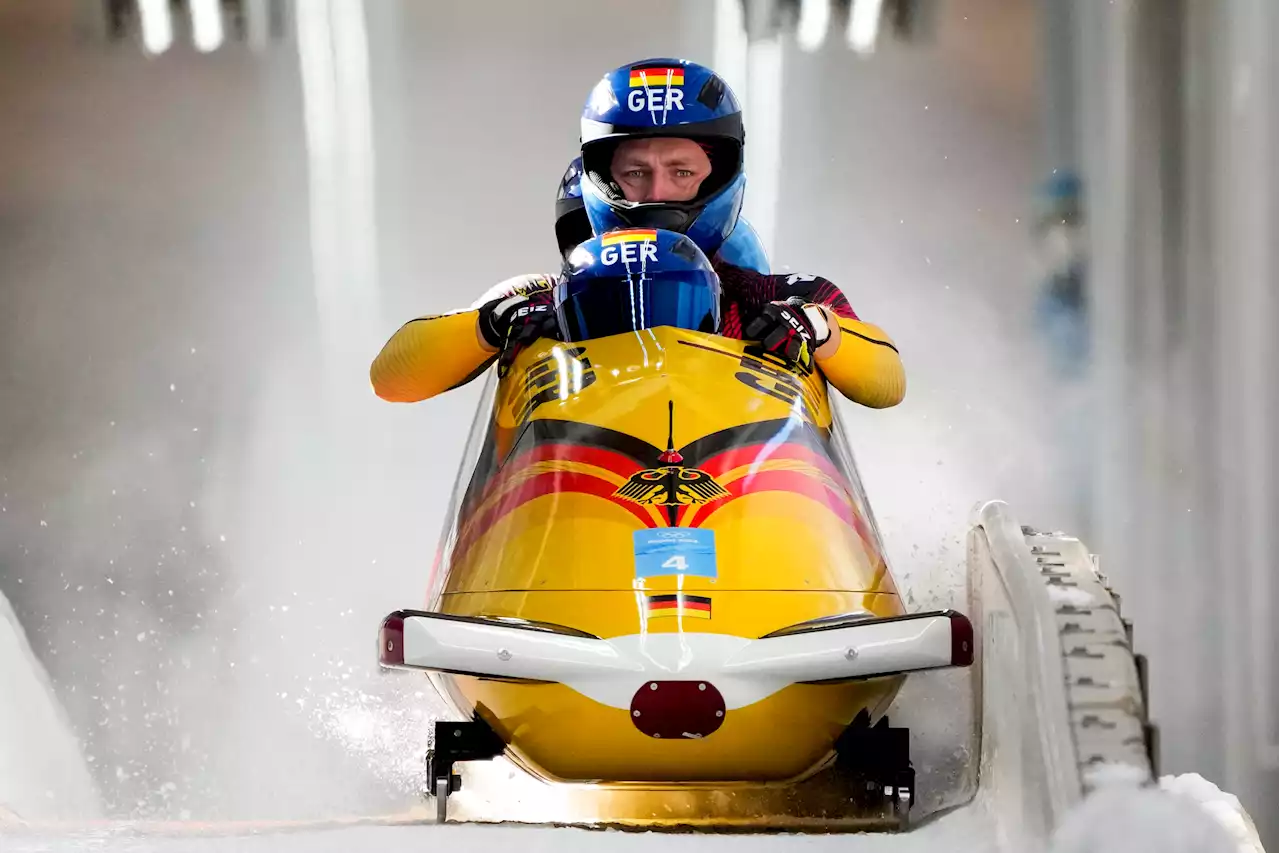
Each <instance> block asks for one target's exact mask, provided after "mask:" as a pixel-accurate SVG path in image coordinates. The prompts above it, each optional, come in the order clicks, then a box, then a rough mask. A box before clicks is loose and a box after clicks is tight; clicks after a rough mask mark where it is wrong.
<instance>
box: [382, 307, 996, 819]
mask: <svg viewBox="0 0 1280 853" xmlns="http://www.w3.org/2000/svg"><path fill="white" fill-rule="evenodd" d="M632 313H633V321H632V322H633V325H634V327H633V328H630V329H628V330H627V331H624V332H620V333H614V334H604V335H601V336H592V335H588V334H586V333H584V332H581V331H580V332H579V333H578V334H576V335H575V334H562V335H561V337H563V338H565V340H551V339H541V340H539V341H537V342H535V343H534V344H533V345H531V346H528V347H526V348H524V349H523V350H522V351H520V352H519V354H518V355H516V356H515V357H514V358H513V359H510V360H508V361H504V362H503V363H501V364H500V365H495V366H494V367H493V368H492V369H491V374H490V380H489V383H488V386H487V388H486V391H485V394H484V398H483V402H482V405H481V409H480V411H479V413H478V415H477V417H476V421H475V423H474V425H473V427H472V436H471V439H470V442H469V447H468V450H467V458H465V459H464V462H463V469H462V471H461V474H460V479H459V485H458V489H457V494H456V495H455V506H454V507H453V508H452V509H451V511H450V519H449V522H448V525H447V528H446V534H445V537H444V541H443V543H442V546H441V548H440V550H439V552H438V555H437V558H436V561H435V563H434V565H433V568H432V576H431V578H430V581H429V585H428V594H427V600H426V604H425V607H424V608H423V609H421V610H400V611H397V612H394V613H392V614H390V615H389V616H387V617H386V619H385V620H384V621H383V623H382V625H381V630H380V632H379V635H378V655H379V662H380V664H381V665H382V666H383V667H386V668H392V669H409V670H423V671H426V672H429V673H431V674H432V680H433V682H434V683H435V684H436V686H437V688H438V689H439V690H440V692H441V694H442V695H443V696H444V698H445V699H446V700H447V701H448V703H449V704H450V705H451V706H452V708H453V710H454V711H456V720H454V721H440V722H438V723H437V724H436V732H435V741H434V743H433V745H432V748H431V751H430V752H429V753H428V760H427V765H428V785H427V786H426V792H427V793H428V795H430V796H432V797H435V798H436V803H437V813H438V815H439V817H440V818H441V819H443V818H444V817H445V816H446V813H447V812H446V801H447V800H448V799H449V796H450V795H451V794H453V793H455V792H457V791H458V790H459V785H460V778H459V775H458V773H457V772H456V768H455V765H456V764H457V763H458V762H463V761H474V760H478V759H489V758H494V757H497V756H500V755H504V756H505V757H506V758H507V759H509V760H510V761H512V762H514V763H515V764H516V765H517V766H519V767H520V768H522V769H523V771H525V772H527V773H528V774H531V775H532V776H534V777H536V778H537V779H540V780H542V781H545V782H546V783H549V784H551V785H571V786H577V788H578V789H581V788H582V787H583V786H586V787H590V788H592V789H595V790H597V791H606V792H607V791H610V790H612V791H614V792H615V793H617V792H619V791H632V792H640V791H642V792H644V793H643V796H644V797H645V798H647V800H646V802H648V803H649V805H648V806H646V807H645V808H643V809H640V810H639V811H636V810H635V809H632V811H630V812H628V813H627V814H615V815H609V814H601V813H599V812H598V811H597V812H593V813H592V815H591V821H592V822H601V821H603V822H619V823H663V822H667V821H672V822H682V821H683V822H694V823H696V822H699V821H702V822H712V823H714V822H715V816H714V815H713V814H709V813H708V812H707V809H708V808H710V807H709V806H707V803H711V802H714V801H716V799H717V797H716V795H714V794H711V793H707V792H721V793H723V792H725V791H734V790H744V791H745V790H763V789H783V790H786V789H798V788H801V787H803V785H804V784H805V781H806V780H808V779H810V778H812V777H814V776H815V774H819V773H821V772H824V771H829V770H830V768H832V767H833V766H836V765H839V766H840V767H841V768H844V770H846V771H848V772H847V774H846V775H847V776H849V778H851V779H853V780H854V781H853V782H852V785H853V789H852V790H854V791H855V793H856V792H857V791H861V792H862V793H863V794H864V795H867V796H871V797H872V798H873V799H875V800H876V801H877V804H878V805H877V807H879V806H884V808H885V809H886V810H887V812H886V813H887V814H889V815H890V816H891V817H893V819H895V820H897V821H899V823H901V822H902V821H904V820H905V815H906V813H907V810H908V809H909V806H910V801H911V798H912V796H913V788H912V784H913V782H912V780H913V777H912V771H911V766H910V761H909V757H908V756H907V755H906V739H905V730H895V729H892V728H890V727H888V726H887V725H886V724H885V721H884V719H883V718H884V716H885V712H886V710H887V709H888V707H889V705H890V703H891V702H892V701H893V699H894V697H895V695H896V693H897V692H898V690H899V688H900V687H901V685H902V684H903V681H904V679H905V678H906V677H907V676H908V674H909V673H912V672H918V671H921V670H930V669H938V668H944V667H953V666H966V665H968V664H969V663H971V661H972V659H973V653H974V650H973V631H972V627H971V625H970V623H969V621H968V620H967V619H966V617H965V616H963V615H962V614H960V613H957V612H954V611H935V612H917V613H912V612H908V610H907V608H906V606H905V605H904V603H903V600H902V598H901V596H900V595H899V592H898V588H897V587H896V585H895V583H894V579H893V576H892V574H891V572H890V571H889V567H888V565H887V563H886V560H885V552H884V547H883V545H882V543H881V538H880V535H879V533H878V531H877V528H876V523H875V520H874V517H873V515H872V512H871V509H870V507H869V505H868V502H867V499H866V496H865V494H864V491H863V488H862V485H861V483H860V481H859V478H858V472H857V468H856V466H855V463H854V459H853V456H852V454H851V452H850V449H849V447H848V445H847V443H846V440H845V438H844V435H843V431H842V429H841V428H840V423H839V417H838V415H837V411H836V409H835V407H834V402H833V400H831V399H829V398H828V393H827V387H826V382H825V380H824V379H823V378H822V376H821V373H820V372H818V371H813V372H808V373H804V372H799V371H797V370H795V369H793V368H791V367H789V366H788V365H787V364H785V363H784V362H783V361H781V360H779V359H776V358H774V357H773V356H771V355H769V354H766V353H765V352H763V351H762V350H761V349H760V348H759V346H758V345H754V344H752V343H751V342H748V341H743V340H738V339H731V338H727V337H722V336H720V335H718V334H714V333H710V332H707V331H705V330H699V328H697V327H696V326H694V325H693V324H692V323H690V322H689V321H688V320H687V318H685V317H683V316H682V313H683V312H680V311H672V312H665V313H664V310H663V305H662V304H661V301H660V300H655V301H654V302H652V303H651V304H648V305H646V306H643V308H642V310H641V311H640V312H639V314H638V315H635V312H634V309H633V312H632ZM635 316H639V317H640V318H641V319H640V320H635V319H634V317H635ZM606 331H607V330H606ZM895 733H896V734H895ZM692 790H698V791H701V792H703V793H702V794H700V795H699V796H698V797H696V798H695V799H696V800H697V802H699V803H701V804H702V805H698V806H690V807H689V808H688V809H685V810H683V811H682V810H681V809H673V808H669V807H668V806H666V805H664V804H663V803H664V799H663V798H664V797H672V796H675V795H677V794H678V793H679V792H681V791H686V792H687V791H692ZM637 796H639V795H637ZM836 799H837V800H838V801H839V802H840V803H846V802H849V800H848V798H847V797H843V795H842V797H837V798H836ZM748 800H749V798H748ZM666 802H670V800H668V801H666ZM823 808H828V807H827V806H824V807H823ZM832 808H840V806H838V805H837V806H832ZM690 809H692V811H690ZM712 811H714V809H712ZM732 811H733V810H732V809H729V810H728V811H727V812H726V813H725V816H724V820H725V821H726V822H732V821H733V820H734V819H740V820H743V821H748V822H749V821H750V820H751V819H750V818H748V817H745V816H743V815H741V814H739V815H738V816H737V818H734V817H733V815H730V814H728V812H732ZM646 816H647V817H646ZM498 817H499V818H501V815H498ZM558 820H564V821H565V822H573V821H572V820H571V819H568V818H558Z"/></svg>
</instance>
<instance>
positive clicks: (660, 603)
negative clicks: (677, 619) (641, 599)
mask: <svg viewBox="0 0 1280 853" xmlns="http://www.w3.org/2000/svg"><path fill="white" fill-rule="evenodd" d="M645 611H646V615H647V616H648V618H650V619H656V618H657V617H659V616H692V617H693V618H695V619H710V618H711V599H710V598H707V597H706V596H703V595H689V594H687V593H683V592H678V593H675V594H674V595H646V596H645Z"/></svg>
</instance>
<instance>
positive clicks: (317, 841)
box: [3, 808, 996, 853]
mask: <svg viewBox="0 0 1280 853" xmlns="http://www.w3.org/2000/svg"><path fill="white" fill-rule="evenodd" d="M992 838H993V833H992V831H991V826H990V824H989V823H988V821H987V820H986V817H985V816H984V815H983V814H982V811H981V809H978V808H973V809H964V810H959V811H956V812H953V813H950V814H947V815H944V816H942V817H940V818H939V819H937V820H936V821H932V822H930V823H929V824H927V825H925V826H922V827H920V828H919V829H918V830H917V831H915V832H913V833H911V834H910V835H905V836H892V835H887V834H856V835H850V834H839V835H834V834H833V835H711V834H705V833H698V834H679V835H677V834H668V833H652V832H618V831H591V830H581V829H555V828H546V827H538V828H533V827H499V826H445V827H437V826H430V825H423V826H395V827H390V826H362V827H351V828H346V829H335V830H325V831H298V832H287V833H281V832H272V833H263V834H259V835H239V836H235V837H234V838H229V837H217V836H207V837H179V836H167V837H160V836H139V835H137V834H132V833H130V832H128V831H125V830H119V831H112V832H97V833H83V834H78V835H73V836H60V837H58V838H50V837H38V836H14V837H12V838H9V839H6V840H5V842H6V843H5V844H4V845H3V849H4V850H5V851H6V853H37V851H54V850H57V851H71V853H79V852H80V851H84V853H88V851H94V853H99V851H101V853H213V851H223V850H232V849H234V850H236V851H245V853H258V851H263V853H266V851H277V850H279V851H285V853H304V851H306V853H330V851H333V853H337V851H357V850H376V851H378V853H398V851H401V850H403V851H422V850H447V851H449V853H473V851H474V852H475V853H480V851H492V850H502V849H516V848H518V849H519V850H520V853H544V851H545V853H553V851H554V853H576V851H582V853H588V851H590V853H595V851H600V850H607V851H609V853H630V851H645V853H652V851H653V850H655V849H657V848H658V847H659V846H661V848H662V849H663V850H666V851H682V850H691V851H692V850H696V851H698V853H718V851H733V853H757V851H759V853H765V851H773V850H779V849H782V850H803V851H823V850H830V851H850V850H853V851H858V853H862V851H871V853H874V851H880V850H891V851H894V853H912V851H917V850H918V851H929V850H941V849H946V850H948V851H953V853H961V851H963V853H970V852H971V853H985V851H994V850H995V849H996V848H995V846H994V845H993V842H992Z"/></svg>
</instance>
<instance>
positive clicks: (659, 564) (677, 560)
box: [635, 527, 716, 580]
mask: <svg viewBox="0 0 1280 853" xmlns="http://www.w3.org/2000/svg"><path fill="white" fill-rule="evenodd" d="M635 551H636V577H638V578H652V577H656V576H658V575H690V576H695V577H702V578H711V579H713V580H714V579H715V577H716V534H715V531H713V530H701V529H697V528H693V527H658V528H654V529H649V530H637V531H636V532H635Z"/></svg>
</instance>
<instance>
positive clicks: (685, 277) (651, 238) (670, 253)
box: [554, 228, 720, 341]
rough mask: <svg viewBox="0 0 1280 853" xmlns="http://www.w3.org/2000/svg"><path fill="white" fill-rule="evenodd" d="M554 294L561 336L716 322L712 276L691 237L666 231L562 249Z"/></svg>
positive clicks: (707, 326) (704, 327)
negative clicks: (562, 259) (563, 257)
mask: <svg viewBox="0 0 1280 853" xmlns="http://www.w3.org/2000/svg"><path fill="white" fill-rule="evenodd" d="M554 301H555V310H556V319H557V321H558V322H559V324H560V332H561V335H562V337H563V339H564V340H565V341H585V340H590V339H592V338H603V337H608V336H609V335H619V334H623V333H626V332H640V331H643V330H645V329H653V328H657V327H659V326H675V327H677V328H681V329H688V330H691V331H696V332H710V333H715V332H718V331H719V330H720V277H719V276H718V275H716V273H715V270H713V269H712V268H711V262H710V261H709V260H707V256H706V255H705V254H703V252H702V250H701V249H699V248H698V247H697V246H696V245H695V244H694V242H693V241H692V240H690V239H689V238H688V237H686V236H685V235H683V234H677V233H675V232H673V231H662V230H658V229H653V228H629V229H622V230H618V231H610V232H607V233H605V234H601V235H599V236H597V237H592V238H591V239H590V240H588V241H586V242H585V243H583V244H582V245H580V246H578V247H577V248H576V249H574V250H573V251H572V252H571V253H570V254H569V258H568V260H567V261H566V262H565V266H564V270H563V272H562V274H561V276H560V281H559V283H558V284H557V285H556V289H555V297H554Z"/></svg>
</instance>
